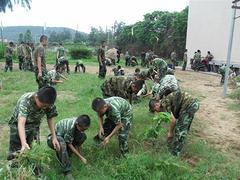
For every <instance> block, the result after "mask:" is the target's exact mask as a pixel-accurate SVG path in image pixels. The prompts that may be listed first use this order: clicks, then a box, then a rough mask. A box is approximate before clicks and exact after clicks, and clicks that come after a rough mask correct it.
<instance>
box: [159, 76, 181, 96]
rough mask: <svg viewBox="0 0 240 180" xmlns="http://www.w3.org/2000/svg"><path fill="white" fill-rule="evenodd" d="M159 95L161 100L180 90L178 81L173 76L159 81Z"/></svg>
mask: <svg viewBox="0 0 240 180" xmlns="http://www.w3.org/2000/svg"><path fill="white" fill-rule="evenodd" d="M159 84H160V85H159V86H158V89H157V94H158V96H159V97H160V99H161V98H162V97H163V96H166V95H168V94H169V93H171V92H174V91H177V90H179V86H178V81H177V79H176V78H175V76H173V75H166V76H164V77H163V78H162V79H161V80H160V81H159Z"/></svg>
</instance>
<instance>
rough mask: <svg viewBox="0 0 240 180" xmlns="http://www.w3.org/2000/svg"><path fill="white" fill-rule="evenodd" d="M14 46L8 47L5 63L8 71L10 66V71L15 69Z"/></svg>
mask: <svg viewBox="0 0 240 180" xmlns="http://www.w3.org/2000/svg"><path fill="white" fill-rule="evenodd" d="M12 61H13V48H12V47H10V46H7V47H6V64H5V72H7V70H8V68H9V70H10V71H12V69H13V62H12Z"/></svg>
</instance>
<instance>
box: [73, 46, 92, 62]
mask: <svg viewBox="0 0 240 180" xmlns="http://www.w3.org/2000/svg"><path fill="white" fill-rule="evenodd" d="M70 55H71V58H72V59H81V58H91V56H92V51H91V50H90V49H88V48H87V47H83V46H76V47H73V48H71V49H70Z"/></svg>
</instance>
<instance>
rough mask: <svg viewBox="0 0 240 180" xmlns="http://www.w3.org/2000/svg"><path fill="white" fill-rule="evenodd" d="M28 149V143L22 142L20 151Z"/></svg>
mask: <svg viewBox="0 0 240 180" xmlns="http://www.w3.org/2000/svg"><path fill="white" fill-rule="evenodd" d="M29 149H30V147H29V145H28V143H24V144H23V145H22V148H21V150H20V152H23V151H26V150H29Z"/></svg>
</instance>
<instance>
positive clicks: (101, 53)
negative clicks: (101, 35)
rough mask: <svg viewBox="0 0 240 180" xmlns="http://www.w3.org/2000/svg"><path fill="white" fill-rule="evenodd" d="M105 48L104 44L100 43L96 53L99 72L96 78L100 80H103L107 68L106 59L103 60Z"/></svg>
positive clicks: (103, 42)
mask: <svg viewBox="0 0 240 180" xmlns="http://www.w3.org/2000/svg"><path fill="white" fill-rule="evenodd" d="M105 46H106V42H105V41H102V42H101V46H100V48H99V49H98V52H97V58H98V63H99V72H98V77H99V78H101V79H104V78H105V76H106V73H107V67H106V62H105V61H106V58H105Z"/></svg>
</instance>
